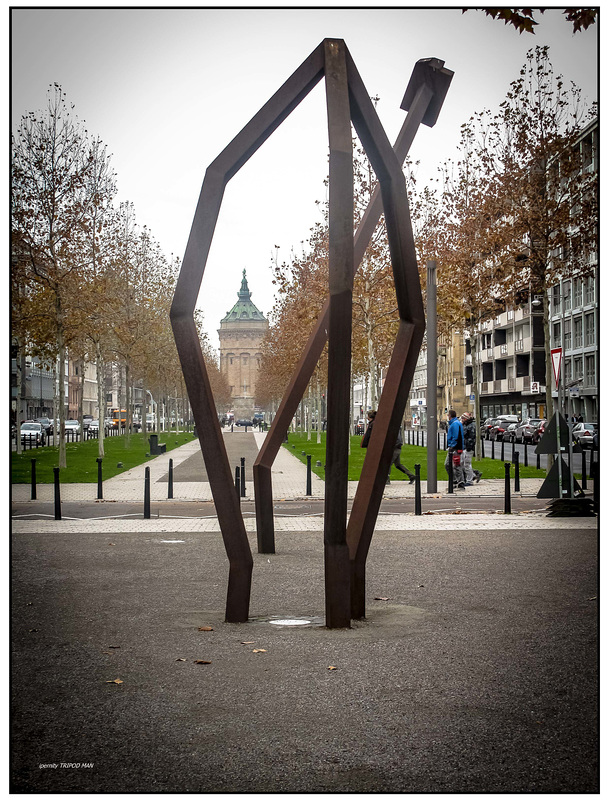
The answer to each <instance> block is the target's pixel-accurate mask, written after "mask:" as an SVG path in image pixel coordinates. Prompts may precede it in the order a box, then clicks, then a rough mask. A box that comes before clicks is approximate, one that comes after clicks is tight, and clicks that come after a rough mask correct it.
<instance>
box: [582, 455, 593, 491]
mask: <svg viewBox="0 0 610 800" xmlns="http://www.w3.org/2000/svg"><path fill="white" fill-rule="evenodd" d="M591 456H593V452H591ZM580 459H581V461H580V463H581V468H580V469H581V472H582V490H583V492H584V491H585V489H586V488H587V451H586V450H583V451H582V455H581V457H580Z"/></svg>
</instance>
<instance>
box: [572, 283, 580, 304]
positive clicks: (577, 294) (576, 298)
mask: <svg viewBox="0 0 610 800" xmlns="http://www.w3.org/2000/svg"><path fill="white" fill-rule="evenodd" d="M573 305H574V308H578V306H581V305H582V278H574V298H573Z"/></svg>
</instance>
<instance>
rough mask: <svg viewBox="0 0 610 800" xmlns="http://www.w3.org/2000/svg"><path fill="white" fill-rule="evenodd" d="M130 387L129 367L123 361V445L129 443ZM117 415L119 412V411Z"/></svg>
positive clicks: (126, 362) (126, 445)
mask: <svg viewBox="0 0 610 800" xmlns="http://www.w3.org/2000/svg"><path fill="white" fill-rule="evenodd" d="M130 389H131V369H130V367H129V362H128V361H125V447H129V445H130V444H131V416H132V415H131V411H132V409H131V403H132V397H131V393H130V391H129V390H130ZM119 415H120V416H122V414H120V411H119Z"/></svg>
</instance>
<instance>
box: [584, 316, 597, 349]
mask: <svg viewBox="0 0 610 800" xmlns="http://www.w3.org/2000/svg"><path fill="white" fill-rule="evenodd" d="M592 344H595V314H585V346H589V345H592Z"/></svg>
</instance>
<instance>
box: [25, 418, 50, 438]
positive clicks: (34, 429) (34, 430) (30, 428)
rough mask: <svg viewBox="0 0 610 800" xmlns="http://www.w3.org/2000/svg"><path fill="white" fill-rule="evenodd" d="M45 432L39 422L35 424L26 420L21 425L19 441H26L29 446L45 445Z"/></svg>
mask: <svg viewBox="0 0 610 800" xmlns="http://www.w3.org/2000/svg"><path fill="white" fill-rule="evenodd" d="M45 438H46V436H45V432H44V429H43V427H42V425H41V424H40V422H35V421H34V420H26V421H25V422H24V423H22V425H21V439H22V440H24V439H27V441H28V442H29V444H32V442H34V444H44V443H45Z"/></svg>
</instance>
